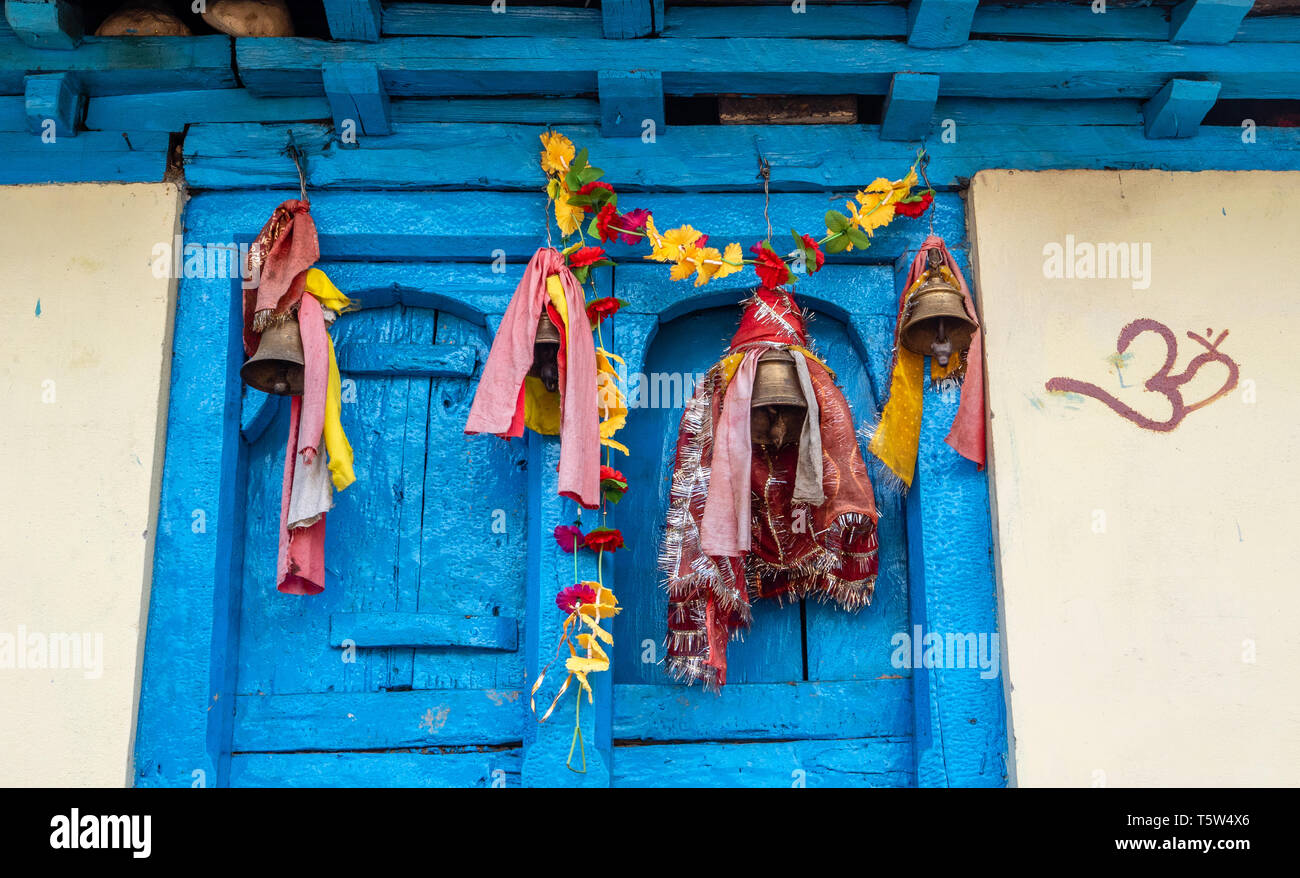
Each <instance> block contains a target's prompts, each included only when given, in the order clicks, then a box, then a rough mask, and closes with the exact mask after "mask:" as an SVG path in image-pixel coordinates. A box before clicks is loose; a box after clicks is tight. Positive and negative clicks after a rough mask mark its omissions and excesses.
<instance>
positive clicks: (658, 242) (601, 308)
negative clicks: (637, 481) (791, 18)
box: [530, 131, 934, 772]
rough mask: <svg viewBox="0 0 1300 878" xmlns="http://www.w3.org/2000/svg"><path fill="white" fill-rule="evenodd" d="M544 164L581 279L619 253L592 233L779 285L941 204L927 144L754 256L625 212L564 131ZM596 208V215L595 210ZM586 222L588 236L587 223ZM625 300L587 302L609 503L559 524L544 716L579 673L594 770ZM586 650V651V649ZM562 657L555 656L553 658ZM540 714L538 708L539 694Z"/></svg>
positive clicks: (618, 539)
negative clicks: (592, 718)
mask: <svg viewBox="0 0 1300 878" xmlns="http://www.w3.org/2000/svg"><path fill="white" fill-rule="evenodd" d="M541 141H542V152H541V167H542V171H543V172H544V173H545V174H546V178H547V182H546V195H547V199H548V211H547V214H548V225H549V216H550V214H551V213H552V211H553V212H554V216H555V221H556V224H557V225H558V226H559V230H560V235H561V237H562V238H563V239H565V240H568V239H569V238H571V237H573V236H575V235H576V236H577V238H578V240H577V241H576V242H573V243H570V244H568V245H567V246H566V247H565V248H564V249H563V250H561V253H562V255H563V256H564V257H565V261H566V263H567V264H568V266H569V269H570V270H571V271H572V272H573V275H574V277H576V278H577V280H578V282H579V283H582V284H585V283H586V282H587V281H588V280H589V279H590V277H591V271H592V269H594V268H599V267H603V266H611V265H613V264H614V262H613V260H612V259H610V258H609V256H608V255H607V254H606V252H605V249H604V248H603V247H600V246H596V245H589V244H588V243H587V236H591V237H593V238H596V239H597V240H598V241H599V243H600V244H608V243H610V242H613V241H621V242H622V243H624V244H628V245H636V244H637V243H638V242H641V241H644V242H646V243H648V244H649V245H650V251H651V252H650V253H649V254H648V255H646V256H645V257H644V258H645V259H648V260H651V261H654V262H661V263H665V264H667V263H671V264H672V268H671V269H670V271H669V277H670V278H671V279H672V280H675V281H679V280H687V279H689V278H691V277H692V276H694V278H695V286H697V287H698V286H703V285H705V284H707V283H709V282H710V281H713V280H719V279H721V278H725V277H730V276H732V275H734V274H736V273H738V272H740V271H742V270H744V268H745V266H747V265H752V266H753V267H754V271H755V273H756V274H757V276H758V279H759V281H760V282H761V283H762V285H763V286H765V287H768V288H773V289H775V288H777V287H780V286H781V285H783V284H786V283H789V282H792V281H793V280H796V279H797V275H799V274H814V273H816V272H817V271H819V270H820V269H821V268H822V266H823V265H824V264H825V260H826V254H827V253H832V254H833V253H841V252H845V251H851V250H853V249H854V248H857V249H860V250H862V249H866V248H867V247H869V246H871V238H872V236H873V233H874V232H875V230H877V229H880V228H883V227H884V226H886V225H888V224H889V223H890V222H892V221H893V219H894V218H895V217H896V216H905V217H913V218H915V217H919V216H921V215H922V214H924V213H925V211H927V210H929V209H930V207H931V206H932V204H933V202H934V190H933V189H929V188H926V189H924V190H921V191H916V192H914V191H913V190H914V188H915V186H916V184H917V180H918V167H919V166H920V165H921V163H922V162H923V161H924V160H925V152H924V151H923V150H921V151H918V152H917V156H916V159H915V161H913V163H912V166H911V168H910V169H909V170H908V173H907V174H906V175H905V176H904V177H903V178H902V179H901V180H894V181H890V180H888V179H886V178H884V177H880V178H878V179H876V180H875V181H873V182H872V183H871V184H870V185H869V186H867V187H866V188H865V189H862V190H859V191H858V192H857V194H856V196H855V199H854V200H851V201H848V202H846V213H840V212H839V211H835V210H830V211H827V212H826V215H825V226H826V234H825V235H824V236H823V237H821V238H820V239H815V238H813V237H812V236H811V235H806V234H800V233H799V232H797V231H795V230H794V229H791V230H790V234H791V237H792V239H793V241H794V249H793V250H792V251H791V252H790V253H789V254H787V255H784V256H783V255H781V254H779V253H777V252H776V250H775V249H774V248H773V246H772V243H771V241H770V240H766V241H759V242H758V243H756V244H754V245H753V246H752V247H750V248H749V252H750V253H751V254H752V258H746V257H745V255H744V252H743V251H742V249H741V245H740V244H739V243H737V242H732V243H728V244H726V245H725V246H723V247H720V248H719V247H711V246H709V236H708V235H707V234H704V233H702V232H700V231H698V230H696V229H695V228H693V227H692V226H690V225H683V226H678V227H677V228H673V229H669V230H667V231H665V232H660V231H659V230H658V228H657V227H656V226H655V221H654V217H653V216H652V215H651V213H650V211H649V210H646V209H644V208H636V209H634V210H629V211H626V212H622V213H620V212H619V210H618V193H617V191H615V189H614V187H613V186H611V185H610V184H609V183H606V182H603V181H601V179H600V178H601V177H602V176H604V172H603V171H602V170H601V169H600V168H597V167H594V166H592V165H591V164H590V163H589V162H588V158H587V150H586V149H583V150H581V151H579V150H578V149H577V148H576V147H575V146H574V144H573V142H572V141H570V140H569V138H567V137H565V136H564V135H563V134H561V133H560V132H558V131H547V132H545V133H543V134H542V135H541ZM589 214H590V215H592V216H591V219H590V220H589V221H588V220H587V216H588V215H589ZM584 222H586V234H585V235H584V233H583V224H584ZM626 305H627V302H625V301H624V300H622V299H618V298H615V297H613V296H603V297H602V296H597V297H595V298H593V299H591V300H589V301H588V302H587V307H586V312H587V319H588V321H589V322H590V324H591V326H592V328H593V329H595V331H596V335H597V339H598V341H599V344H598V345H597V348H596V359H597V388H598V400H599V402H598V404H599V407H600V415H601V424H600V440H601V444H602V445H604V446H605V449H606V451H605V455H606V463H605V465H603V466H601V472H600V476H601V483H600V486H601V497H602V502H601V507H600V522H601V523H600V525H599V526H598V527H596V528H593V529H591V530H590V531H587V532H585V533H584V532H583V530H582V521H581V512H579V518H578V520H577V521H575V523H574V524H572V525H565V524H561V525H559V526H557V527H556V528H555V532H554V536H555V541H556V543H557V544H558V545H559V547H560V549H561V550H562V551H565V552H569V553H573V555H574V579H575V583H574V585H571V586H569V587H567V588H564V589H562V590H561V591H560V592H559V593H558V594H557V595H556V605H557V606H558V607H559V608H560V610H561V611H562V612H564V613H566V614H567V616H566V618H565V621H564V626H563V629H562V633H561V637H560V642H559V643H558V644H557V645H556V657H558V656H559V654H560V650H561V649H562V648H563V647H564V646H566V645H567V646H568V648H569V657H568V658H567V659H566V660H565V669H566V670H567V671H568V672H569V675H568V677H566V678H565V681H564V683H563V684H562V685H561V686H560V690H559V692H557V693H556V695H555V697H554V699H553V700H552V702H551V705H550V707H549V708H547V710H546V712H545V713H544V714H543V715H542V716H541V717H540V718H539V721H542V722H544V721H545V720H546V719H547V718H548V717H549V716H550V715H551V713H552V711H554V710H555V706H556V704H558V703H559V700H560V697H561V696H562V695H563V694H564V693H565V692H566V691H567V690H568V688H569V684H570V683H571V682H572V681H573V680H575V679H576V680H577V681H578V683H579V689H578V692H577V708H576V710H575V713H574V730H573V742H572V744H571V745H570V748H569V758H568V760H567V762H566V765H568V767H569V768H570V769H572V770H574V771H580V772H581V771H585V770H586V752H585V745H584V742H583V739H582V731H581V726H580V724H579V718H580V715H581V709H582V695H583V693H584V692H585V693H586V695H587V702H588V703H589V704H590V703H593V701H594V696H593V693H592V689H591V685H590V683H589V681H588V674H591V673H596V672H600V671H606V670H608V669H609V664H610V662H609V655H608V653H607V652H606V651H605V650H604V649H603V648H602V647H601V643H602V642H603V643H604V644H606V645H608V646H612V645H613V642H614V640H613V635H611V634H610V633H609V632H608V631H606V630H604V629H603V628H601V627H600V625H599V622H600V620H601V619H605V618H611V617H613V616H614V615H615V614H617V613H618V612H619V611H620V610H621V607H619V606H618V601H617V599H616V598H615V597H614V594H613V592H612V591H610V590H609V589H607V588H606V587H605V585H604V573H603V564H602V561H603V558H604V553H605V552H613V551H616V550H618V549H620V548H622V547H623V534H622V532H621V531H619V530H618V529H617V528H611V527H608V526H607V525H606V524H605V521H606V516H607V515H608V511H609V504H610V503H617V502H619V500H621V499H622V498H623V495H624V494H626V492H627V490H628V481H627V479H626V477H624V475H623V473H621V472H619V471H618V470H616V469H614V468H613V467H612V466H610V465H609V463H610V454H611V451H612V450H614V449H617V450H619V451H621V452H623V453H624V454H629V452H628V449H627V447H626V446H624V445H622V444H621V443H619V442H617V441H615V440H614V439H613V436H614V434H615V433H616V432H617V431H618V430H619V429H621V428H622V427H623V426H624V424H625V423H626V420H627V396H626V393H625V392H624V390H623V388H622V387H621V386H620V384H619V379H618V374H617V371H616V370H615V369H614V367H613V365H612V364H611V361H614V362H618V363H620V364H621V363H622V362H623V360H622V359H621V358H619V357H618V356H617V355H615V354H613V353H611V352H609V351H607V350H606V349H605V347H604V339H603V338H602V337H601V324H602V323H603V322H604V320H605V318H606V317H611V316H613V315H614V314H615V313H617V312H618V310H619V309H620V308H622V307H624V306H626ZM583 548H586V549H590V550H592V551H594V552H595V553H596V570H597V574H596V576H597V578H596V580H595V581H590V580H584V581H576V580H578V559H577V552H578V551H579V549H583ZM583 626H585V627H586V628H587V630H586V631H582V632H581V633H577V646H576V647H575V646H574V644H573V642H572V640H571V639H570V635H571V631H572V632H578V631H579V630H580V629H581V628H582V627H583ZM579 649H582V650H585V655H579V654H578V650H579ZM552 661H554V659H553V660H552ZM549 667H550V663H548V664H547V666H546V667H545V668H543V669H542V671H541V673H540V674H539V676H538V678H537V681H536V682H535V683H534V684H533V687H532V693H531V696H532V699H535V697H536V694H537V691H538V690H539V689H540V688H541V686H542V683H543V681H544V680H545V679H546V672H547V670H548V669H549ZM530 703H531V704H532V708H533V712H534V713H536V710H537V707H536V702H535V700H531V701H530ZM575 749H576V750H577V751H578V752H579V753H580V754H581V758H582V762H581V765H582V767H581V768H580V769H575V768H573V755H574V751H575Z"/></svg>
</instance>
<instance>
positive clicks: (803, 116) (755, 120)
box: [718, 95, 858, 125]
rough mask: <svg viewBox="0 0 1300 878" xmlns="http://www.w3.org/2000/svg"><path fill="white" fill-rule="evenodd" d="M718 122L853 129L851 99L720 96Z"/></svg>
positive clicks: (854, 115) (853, 98)
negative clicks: (829, 126) (848, 127)
mask: <svg viewBox="0 0 1300 878" xmlns="http://www.w3.org/2000/svg"><path fill="white" fill-rule="evenodd" d="M718 121H719V122H721V123H722V124H723V125H855V124H857V121H858V99H857V97H856V96H854V95H809V96H802V97H801V96H797V95H781V96H780V97H743V96H739V95H720V96H719V97H718Z"/></svg>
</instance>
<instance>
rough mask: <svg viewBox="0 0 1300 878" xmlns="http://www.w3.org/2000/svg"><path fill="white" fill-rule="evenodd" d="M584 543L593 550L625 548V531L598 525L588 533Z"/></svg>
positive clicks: (610, 550)
mask: <svg viewBox="0 0 1300 878" xmlns="http://www.w3.org/2000/svg"><path fill="white" fill-rule="evenodd" d="M583 545H585V546H586V547H587V548H588V549H591V550H592V551H593V552H613V551H615V550H616V549H621V548H623V532H622V531H621V530H619V529H618V528H613V527H598V528H596V529H595V530H593V531H591V532H590V533H588V534H587V536H586V539H584V540H583Z"/></svg>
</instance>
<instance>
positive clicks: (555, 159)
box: [541, 131, 576, 174]
mask: <svg viewBox="0 0 1300 878" xmlns="http://www.w3.org/2000/svg"><path fill="white" fill-rule="evenodd" d="M541 140H542V170H543V171H545V172H546V173H547V174H563V173H565V172H566V171H568V170H569V162H571V161H573V156H574V155H575V154H576V150H574V148H573V142H572V141H571V140H569V138H567V137H565V136H564V135H563V134H561V133H560V132H558V131H547V132H545V133H543V134H542V136H541Z"/></svg>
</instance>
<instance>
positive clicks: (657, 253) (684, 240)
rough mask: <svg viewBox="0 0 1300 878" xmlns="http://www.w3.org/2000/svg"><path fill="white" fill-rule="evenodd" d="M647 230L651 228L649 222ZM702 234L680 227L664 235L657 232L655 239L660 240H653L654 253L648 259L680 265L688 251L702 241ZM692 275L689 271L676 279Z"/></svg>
mask: <svg viewBox="0 0 1300 878" xmlns="http://www.w3.org/2000/svg"><path fill="white" fill-rule="evenodd" d="M646 228H647V229H649V228H650V223H649V221H648V220H647V222H646ZM701 234H703V233H702V232H698V231H696V230H695V229H693V228H691V227H690V226H678V227H677V228H675V229H669V230H668V231H666V232H664V233H663V234H662V235H660V234H659V233H658V232H657V231H656V232H655V237H656V238H657V239H658V240H657V241H656V240H654V239H652V240H651V245H652V246H653V247H654V252H653V253H651V254H650V255H649V256H647V257H646V259H653V260H654V261H655V262H679V263H680V262H681V261H682V259H683V258H685V256H686V252H687V250H689V249H691V248H693V247H695V242H696V241H698V240H699V239H700V236H701ZM690 274H691V272H689V271H688V272H687V273H686V274H684V275H682V277H679V278H676V280H681V279H682V278H684V277H689V276H690Z"/></svg>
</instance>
